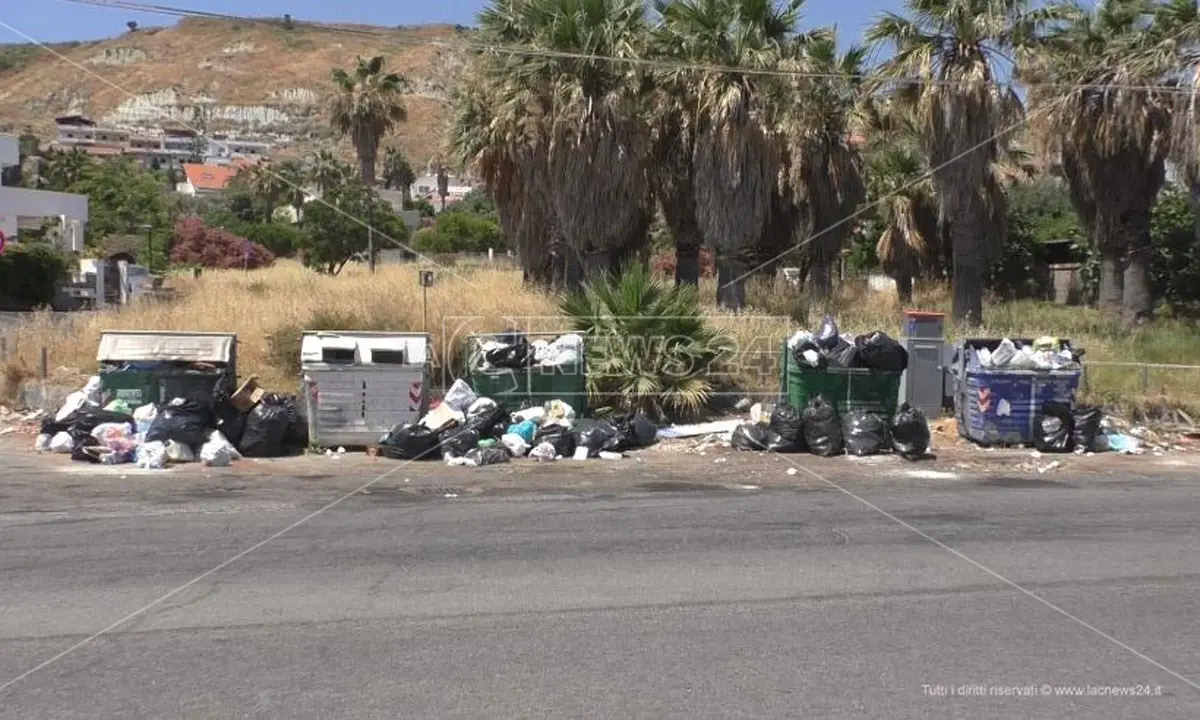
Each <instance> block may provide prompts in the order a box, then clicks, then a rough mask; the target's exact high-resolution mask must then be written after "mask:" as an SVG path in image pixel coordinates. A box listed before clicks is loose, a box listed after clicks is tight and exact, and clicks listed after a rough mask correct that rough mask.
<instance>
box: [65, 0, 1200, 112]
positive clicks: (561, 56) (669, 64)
mask: <svg viewBox="0 0 1200 720" xmlns="http://www.w3.org/2000/svg"><path fill="white" fill-rule="evenodd" d="M61 1H62V2H67V3H72V4H75V5H88V6H92V7H101V8H109V9H120V10H130V11H134V12H143V13H148V14H157V15H166V16H170V17H178V18H195V19H207V20H224V21H228V22H241V23H260V24H266V25H276V26H279V27H287V26H288V23H289V21H287V20H285V19H283V18H272V17H251V16H244V15H230V14H226V13H212V12H204V11H199V10H189V9H186V8H176V7H171V6H167V5H157V4H149V3H138V2H131V1H130V0H61ZM290 23H291V26H294V27H307V28H312V29H317V30H326V31H330V32H338V33H344V34H350V35H356V36H359V37H376V38H384V37H386V38H387V39H388V40H389V41H391V42H393V43H397V44H407V45H416V46H420V45H433V46H438V47H446V48H456V49H466V50H472V51H475V52H479V53H493V54H500V55H511V56H518V57H540V58H547V59H558V60H576V61H581V62H608V63H614V64H624V65H633V66H637V67H647V68H657V69H660V70H673V71H695V72H710V73H722V74H730V75H752V76H760V77H785V78H804V79H810V80H879V81H881V82H882V83H884V84H886V85H893V86H894V85H937V86H946V87H958V86H961V85H963V84H964V82H963V81H960V80H944V79H939V78H926V77H919V76H903V77H879V76H878V75H873V74H870V73H821V72H811V71H805V70H792V69H783V68H746V67H738V66H732V65H719V64H710V63H694V62H685V61H679V60H671V59H667V58H645V57H628V56H613V55H600V54H595V53H580V52H571V51H566V50H553V49H550V48H538V47H532V46H524V45H498V44H494V43H482V42H478V41H473V40H461V41H454V42H446V41H442V40H435V39H429V40H416V39H411V38H399V37H396V31H394V30H389V29H386V28H369V27H361V26H352V25H341V24H337V23H331V24H325V23H317V22H310V21H301V20H295V19H292V20H290ZM993 85H994V86H996V87H1000V88H1026V89H1032V88H1044V89H1050V90H1097V91H1112V90H1125V91H1129V92H1152V93H1163V94H1190V93H1191V91H1190V90H1189V89H1183V88H1180V87H1179V86H1177V85H1167V84H1156V85H1152V84H1131V83H1037V82H1016V81H1008V82H994V83H993Z"/></svg>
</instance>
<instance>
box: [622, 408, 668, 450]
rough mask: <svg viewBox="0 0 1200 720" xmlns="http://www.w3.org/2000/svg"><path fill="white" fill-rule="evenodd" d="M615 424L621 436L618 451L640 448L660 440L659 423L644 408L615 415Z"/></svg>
mask: <svg viewBox="0 0 1200 720" xmlns="http://www.w3.org/2000/svg"><path fill="white" fill-rule="evenodd" d="M613 425H614V426H615V427H616V428H617V435H618V438H619V442H618V445H617V448H616V451H617V452H624V451H626V450H639V449H641V448H647V447H650V446H651V445H653V444H654V443H656V442H658V425H657V424H656V423H655V422H654V421H653V420H651V419H650V417H649V416H647V415H646V412H645V411H644V410H635V411H633V412H632V413H627V414H625V415H621V416H618V417H615V418H613Z"/></svg>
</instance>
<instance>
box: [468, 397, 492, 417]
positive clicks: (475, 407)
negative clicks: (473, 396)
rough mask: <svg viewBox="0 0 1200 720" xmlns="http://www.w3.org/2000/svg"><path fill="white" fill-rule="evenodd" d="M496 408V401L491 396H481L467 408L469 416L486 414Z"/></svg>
mask: <svg viewBox="0 0 1200 720" xmlns="http://www.w3.org/2000/svg"><path fill="white" fill-rule="evenodd" d="M495 409H496V401H495V400H493V399H491V398H485V397H481V398H479V399H478V400H476V401H475V402H473V403H471V407H469V408H467V417H478V416H479V415H485V414H487V413H490V412H491V411H493V410H495Z"/></svg>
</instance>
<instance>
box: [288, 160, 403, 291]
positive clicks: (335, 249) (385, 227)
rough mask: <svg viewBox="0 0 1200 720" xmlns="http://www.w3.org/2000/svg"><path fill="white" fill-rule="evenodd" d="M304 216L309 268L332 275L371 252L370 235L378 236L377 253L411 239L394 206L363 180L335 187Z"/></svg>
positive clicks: (306, 257)
mask: <svg viewBox="0 0 1200 720" xmlns="http://www.w3.org/2000/svg"><path fill="white" fill-rule="evenodd" d="M304 215H305V217H304V226H303V229H304V232H305V241H304V251H305V254H304V262H305V265H307V266H308V267H310V268H314V269H316V270H318V271H319V272H323V273H328V274H330V275H337V274H338V273H340V272H341V271H342V268H343V267H345V266H346V263H348V262H349V261H350V260H352V259H353V258H355V257H357V256H360V255H362V254H363V253H366V252H367V251H368V249H369V248H370V247H371V243H372V238H371V236H370V235H368V232H371V233H373V235H374V238H373V240H374V246H375V249H376V251H378V250H379V249H382V248H386V247H391V246H393V245H395V244H397V243H404V242H406V241H407V239H408V229H407V228H406V227H405V225H404V222H403V221H402V220H400V218H399V217H397V216H396V214H395V213H394V212H392V208H391V206H390V205H388V204H387V203H386V202H384V201H383V200H380V199H379V196H378V195H377V194H376V193H375V191H374V190H372V189H371V188H370V187H368V186H367V185H365V184H364V183H362V182H361V181H359V180H352V181H349V182H346V183H345V184H343V185H340V186H338V187H335V188H332V189H331V190H330V191H329V192H328V193H326V194H325V197H324V198H323V202H319V203H312V204H310V205H309V206H308V207H306V209H305V213H304Z"/></svg>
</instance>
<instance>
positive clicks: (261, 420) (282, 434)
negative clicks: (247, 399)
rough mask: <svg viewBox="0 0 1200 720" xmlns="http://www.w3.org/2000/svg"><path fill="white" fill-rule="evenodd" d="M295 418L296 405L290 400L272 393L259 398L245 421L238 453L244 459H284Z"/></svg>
mask: <svg viewBox="0 0 1200 720" xmlns="http://www.w3.org/2000/svg"><path fill="white" fill-rule="evenodd" d="M297 415H298V413H297V412H296V404H295V403H294V402H293V401H292V400H291V399H289V398H285V397H282V396H280V395H275V394H273V393H272V394H269V395H267V396H265V397H263V399H262V402H260V403H259V404H257V405H255V406H254V409H253V410H251V411H250V415H249V416H247V418H246V429H245V431H244V432H243V433H242V441H241V444H240V445H238V446H237V449H238V451H239V452H241V453H242V455H244V456H246V457H259V458H264V457H281V456H283V455H286V454H287V451H288V448H289V445H288V439H289V435H290V434H291V433H293V428H294V427H295V425H296V424H297V423H296V419H297Z"/></svg>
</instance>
